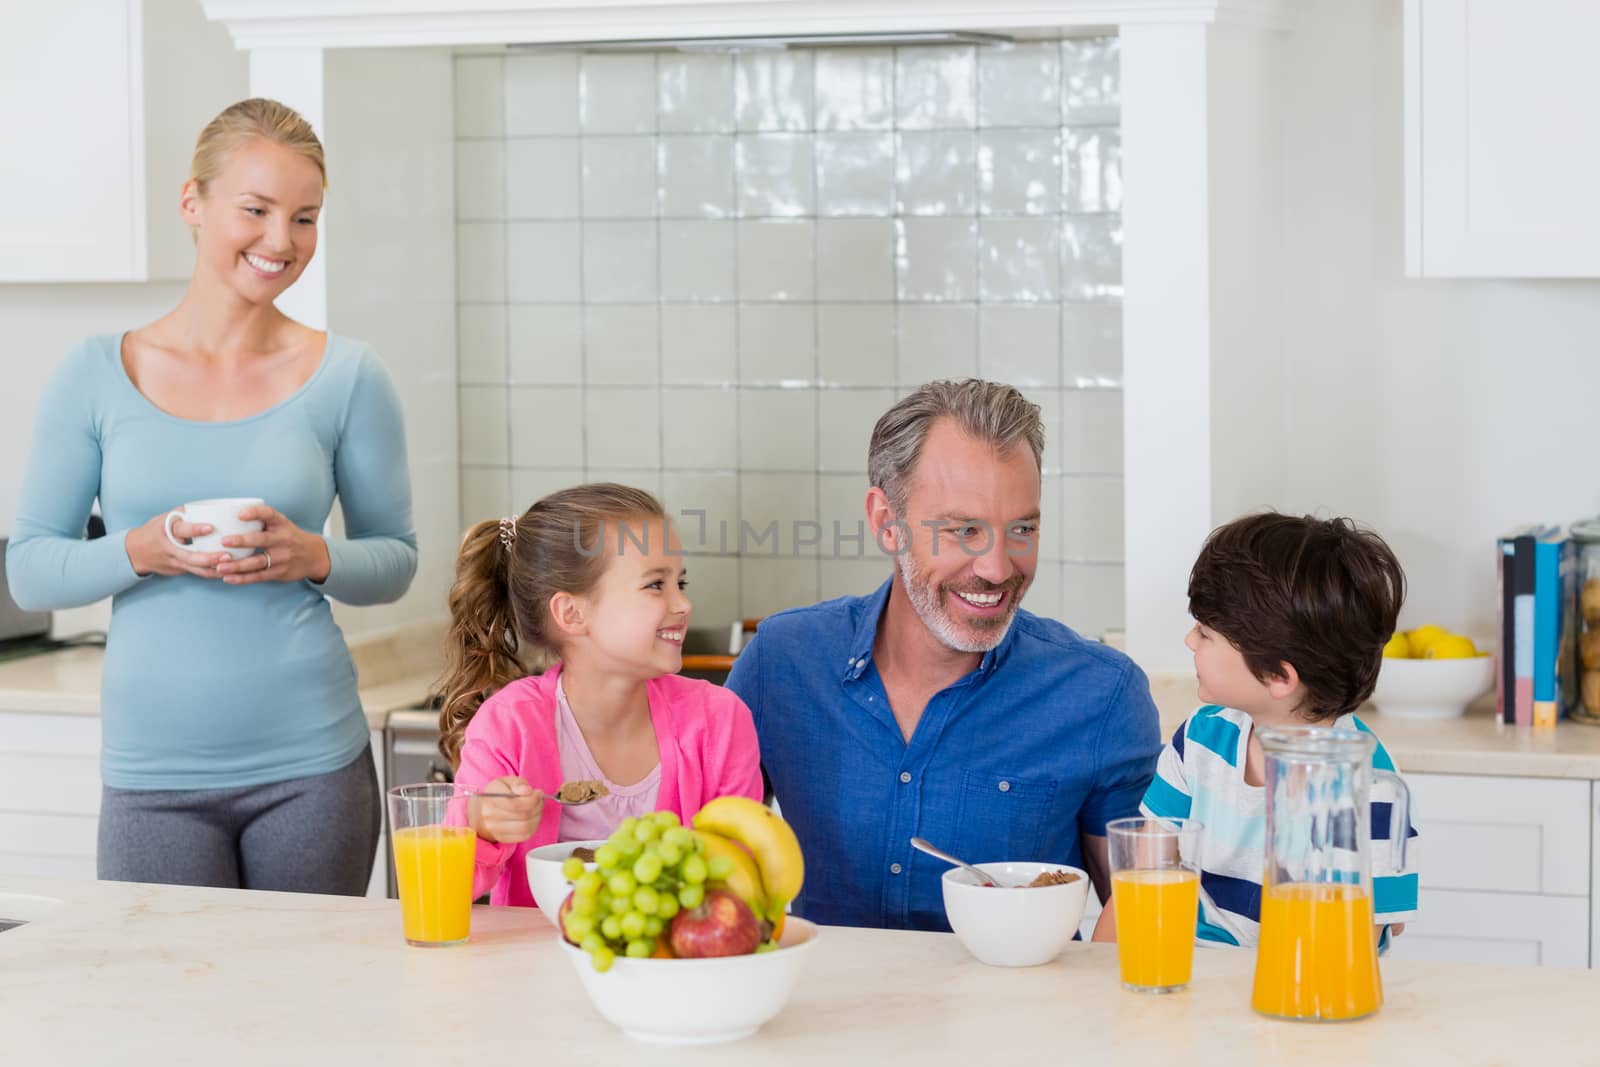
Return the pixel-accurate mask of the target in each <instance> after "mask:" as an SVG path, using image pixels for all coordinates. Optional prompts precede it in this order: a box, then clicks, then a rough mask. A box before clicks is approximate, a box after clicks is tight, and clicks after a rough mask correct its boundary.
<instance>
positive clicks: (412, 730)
mask: <svg viewBox="0 0 1600 1067" xmlns="http://www.w3.org/2000/svg"><path fill="white" fill-rule="evenodd" d="M383 740H384V746H383V780H384V781H385V782H386V783H388V785H389V786H390V787H391V788H392V787H394V786H397V785H414V784H416V783H417V782H448V781H451V780H452V779H453V777H454V775H453V774H452V773H451V770H450V764H449V762H448V761H447V760H446V759H445V758H444V757H443V756H442V755H440V754H439V711H438V708H436V707H432V706H429V705H427V704H424V705H422V706H419V707H416V708H407V709H405V710H403V711H394V712H390V713H389V723H388V725H387V726H385V727H384V731H383ZM384 804H385V810H384V814H383V832H384V847H383V854H384V857H385V862H386V863H387V864H388V866H389V897H390V898H391V899H394V898H397V897H399V895H400V890H399V887H398V886H396V885H395V880H394V847H393V842H392V841H390V840H389V839H388V835H389V833H390V828H389V813H388V810H387V804H388V800H387V798H385V801H384Z"/></svg>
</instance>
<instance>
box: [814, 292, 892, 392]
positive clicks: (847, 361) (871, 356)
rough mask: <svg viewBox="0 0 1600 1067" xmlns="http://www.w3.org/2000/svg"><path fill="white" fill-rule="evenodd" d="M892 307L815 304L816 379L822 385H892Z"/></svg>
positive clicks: (890, 305) (886, 304) (889, 305)
mask: <svg viewBox="0 0 1600 1067" xmlns="http://www.w3.org/2000/svg"><path fill="white" fill-rule="evenodd" d="M894 365H895V307H894V305H893V304H891V303H883V304H818V305H817V376H818V379H819V381H820V383H821V384H823V385H882V386H889V385H893V384H894V383H895V372H894Z"/></svg>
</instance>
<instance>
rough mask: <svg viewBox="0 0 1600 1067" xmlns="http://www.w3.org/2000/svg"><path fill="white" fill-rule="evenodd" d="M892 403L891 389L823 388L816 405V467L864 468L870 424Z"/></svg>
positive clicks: (846, 469)
mask: <svg viewBox="0 0 1600 1067" xmlns="http://www.w3.org/2000/svg"><path fill="white" fill-rule="evenodd" d="M893 404H894V390H892V389H825V390H823V391H822V393H821V394H820V395H819V397H818V406H817V469H818V470H822V471H851V472H856V471H859V472H860V473H861V474H862V475H863V476H864V475H865V474H866V470H867V443H868V442H869V441H870V440H871V438H872V427H873V426H874V425H875V424H876V423H877V421H878V419H879V417H880V416H882V414H883V413H884V412H885V411H888V410H889V408H890V407H891V406H892V405H893Z"/></svg>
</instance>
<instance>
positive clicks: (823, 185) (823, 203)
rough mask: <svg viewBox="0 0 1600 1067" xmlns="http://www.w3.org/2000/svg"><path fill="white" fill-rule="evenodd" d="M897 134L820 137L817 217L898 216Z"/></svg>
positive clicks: (816, 148) (815, 151) (816, 153)
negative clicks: (895, 185)
mask: <svg viewBox="0 0 1600 1067" xmlns="http://www.w3.org/2000/svg"><path fill="white" fill-rule="evenodd" d="M894 136H895V135H894V134H892V133H888V132H883V133H819V134H817V136H816V138H815V144H814V148H813V155H814V156H815V157H816V164H817V214H819V215H845V216H868V217H873V218H888V217H890V216H892V215H893V214H894V206H895V196H894V174H895V170H894V168H895V163H894Z"/></svg>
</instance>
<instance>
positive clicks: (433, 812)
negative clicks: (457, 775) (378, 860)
mask: <svg viewBox="0 0 1600 1067" xmlns="http://www.w3.org/2000/svg"><path fill="white" fill-rule="evenodd" d="M472 796H473V793H472V791H471V790H470V789H466V788H464V787H462V786H458V785H454V784H452V783H449V782H429V783H427V784H424V785H399V786H395V787H394V788H393V789H390V790H389V826H390V830H391V831H392V832H391V834H390V837H391V839H392V840H393V841H394V875H395V881H396V883H398V885H399V887H400V917H401V922H402V925H403V926H404V928H405V935H406V943H407V944H411V945H418V946H421V947H424V948H432V947H436V946H441V945H459V944H462V943H463V942H465V941H466V940H467V937H468V935H469V933H470V932H471V929H472V872H473V858H474V857H475V856H476V854H477V848H478V836H477V834H475V833H474V832H473V830H472V824H471V821H470V819H469V818H468V815H469V812H468V810H467V805H468V803H469V802H470V801H471V799H472Z"/></svg>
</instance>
